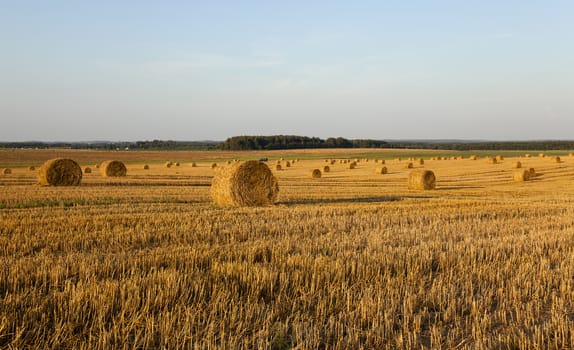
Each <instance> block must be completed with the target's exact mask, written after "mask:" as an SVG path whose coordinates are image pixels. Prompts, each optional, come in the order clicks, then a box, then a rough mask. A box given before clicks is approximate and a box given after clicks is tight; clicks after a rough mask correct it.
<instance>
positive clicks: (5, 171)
mask: <svg viewBox="0 0 574 350" xmlns="http://www.w3.org/2000/svg"><path fill="white" fill-rule="evenodd" d="M10 174H12V169H10V168H4V169H2V175H10Z"/></svg>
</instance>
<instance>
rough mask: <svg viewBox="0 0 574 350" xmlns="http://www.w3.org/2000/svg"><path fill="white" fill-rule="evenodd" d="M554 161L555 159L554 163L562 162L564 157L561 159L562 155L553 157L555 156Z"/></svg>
mask: <svg viewBox="0 0 574 350" xmlns="http://www.w3.org/2000/svg"><path fill="white" fill-rule="evenodd" d="M552 161H553V162H554V163H562V159H560V157H558V156H556V157H553V158H552Z"/></svg>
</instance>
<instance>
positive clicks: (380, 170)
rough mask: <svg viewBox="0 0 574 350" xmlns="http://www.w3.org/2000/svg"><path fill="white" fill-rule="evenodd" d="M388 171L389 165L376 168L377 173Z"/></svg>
mask: <svg viewBox="0 0 574 350" xmlns="http://www.w3.org/2000/svg"><path fill="white" fill-rule="evenodd" d="M386 173H387V167H386V166H384V167H381V168H377V169H375V174H386Z"/></svg>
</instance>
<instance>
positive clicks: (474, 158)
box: [468, 155, 478, 160]
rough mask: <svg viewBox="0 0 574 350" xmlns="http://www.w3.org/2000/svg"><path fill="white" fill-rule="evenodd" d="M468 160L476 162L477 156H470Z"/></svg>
mask: <svg viewBox="0 0 574 350" xmlns="http://www.w3.org/2000/svg"><path fill="white" fill-rule="evenodd" d="M468 159H470V160H477V159H478V156H476V155H472V156H470V157H469V158H468Z"/></svg>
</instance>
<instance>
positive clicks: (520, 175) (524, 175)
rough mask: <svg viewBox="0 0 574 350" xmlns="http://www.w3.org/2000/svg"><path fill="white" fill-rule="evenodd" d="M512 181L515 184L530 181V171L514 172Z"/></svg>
mask: <svg viewBox="0 0 574 350" xmlns="http://www.w3.org/2000/svg"><path fill="white" fill-rule="evenodd" d="M513 179H514V181H516V182H521V181H528V180H530V171H529V170H526V169H523V170H519V171H515V172H514V174H513Z"/></svg>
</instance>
